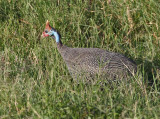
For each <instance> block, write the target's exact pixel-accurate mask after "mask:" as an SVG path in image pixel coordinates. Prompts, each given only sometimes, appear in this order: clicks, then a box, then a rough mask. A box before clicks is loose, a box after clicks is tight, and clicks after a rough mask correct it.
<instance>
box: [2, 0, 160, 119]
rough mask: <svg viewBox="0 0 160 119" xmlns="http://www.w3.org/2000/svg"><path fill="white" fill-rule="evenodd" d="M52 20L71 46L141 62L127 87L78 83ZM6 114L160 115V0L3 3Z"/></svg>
mask: <svg viewBox="0 0 160 119" xmlns="http://www.w3.org/2000/svg"><path fill="white" fill-rule="evenodd" d="M46 20H49V21H50V23H51V25H53V26H54V27H55V28H56V29H57V30H58V31H59V32H60V33H61V36H62V42H63V43H64V44H65V45H67V46H70V47H97V48H102V49H106V50H109V51H114V52H120V53H122V54H125V55H126V56H127V57H129V58H131V59H133V60H134V61H135V62H136V63H137V65H138V74H137V76H135V77H134V78H132V79H130V80H131V81H130V83H128V84H127V85H126V84H125V85H124V84H120V85H114V86H113V87H111V86H110V85H107V86H105V87H104V89H103V91H102V90H101V88H100V85H98V84H97V85H85V84H84V83H83V82H79V84H78V83H76V82H73V81H72V77H71V76H70V74H69V72H68V70H67V67H66V65H65V63H64V61H63V59H62V57H61V56H60V54H59V53H58V51H57V49H56V43H55V41H54V40H52V39H51V38H46V39H41V38H40V36H41V34H42V31H43V30H44V27H45V22H46ZM0 31H1V33H0V119H17V118H24V119H36V118H44V119H51V118H53V119H56V118H65V119H66V118H69V119H71V118H74V119H77V118H81V119H83V118H85V119H87V118H88V119H92V118H95V119H103V118H111V119H113V118H135V119H137V118H138V119H140V118H143V119H147V118H148V119H151V118H157V119H158V118H160V2H159V0H135V1H134V0H130V1H129V0H128V1H127V0H117V1H114V0H108V1H107V0H106V1H105V0H88V1H87V0H64V1H60V0H48V1H45V0H0Z"/></svg>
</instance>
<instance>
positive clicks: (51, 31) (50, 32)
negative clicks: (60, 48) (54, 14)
mask: <svg viewBox="0 0 160 119" xmlns="http://www.w3.org/2000/svg"><path fill="white" fill-rule="evenodd" d="M48 35H50V36H54V37H55V39H56V42H57V43H59V42H60V36H59V34H58V32H57V31H56V30H54V29H53V28H52V29H51V30H50V31H49V32H48Z"/></svg>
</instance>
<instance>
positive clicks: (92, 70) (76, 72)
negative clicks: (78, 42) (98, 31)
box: [42, 20, 137, 79]
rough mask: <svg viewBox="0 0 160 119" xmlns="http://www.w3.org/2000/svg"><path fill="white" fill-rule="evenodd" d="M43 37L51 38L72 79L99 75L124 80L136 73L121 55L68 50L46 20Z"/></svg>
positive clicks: (131, 62) (129, 61)
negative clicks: (54, 41)
mask: <svg viewBox="0 0 160 119" xmlns="http://www.w3.org/2000/svg"><path fill="white" fill-rule="evenodd" d="M42 36H43V37H47V36H51V37H52V38H54V39H55V40H56V43H57V48H58V51H59V53H60V54H61V56H62V57H63V59H64V61H65V63H66V65H67V67H68V69H69V71H70V73H71V75H72V77H73V78H74V79H76V78H77V77H78V76H80V75H84V76H85V77H87V78H90V77H94V76H95V75H97V74H98V75H100V76H103V77H105V78H108V79H113V78H121V79H123V78H125V77H127V76H128V75H130V74H131V75H132V74H134V73H135V72H136V70H137V66H136V64H135V63H134V62H133V61H132V60H130V59H129V58H127V57H125V56H124V55H122V54H119V53H114V52H109V51H106V50H103V49H99V48H70V47H67V46H65V45H63V44H62V42H61V40H60V34H59V33H58V32H57V31H56V30H55V29H54V28H53V27H51V26H50V25H49V22H48V20H47V22H46V27H45V31H44V32H43V34H42Z"/></svg>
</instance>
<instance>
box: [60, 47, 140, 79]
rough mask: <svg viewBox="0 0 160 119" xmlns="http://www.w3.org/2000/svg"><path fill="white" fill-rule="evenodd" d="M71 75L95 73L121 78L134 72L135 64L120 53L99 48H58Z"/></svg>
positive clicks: (90, 75)
mask: <svg viewBox="0 0 160 119" xmlns="http://www.w3.org/2000/svg"><path fill="white" fill-rule="evenodd" d="M59 52H60V53H61V55H62V57H63V59H64V61H65V62H66V64H67V66H68V69H69V71H70V73H71V74H72V76H73V77H77V76H79V75H82V74H83V75H84V76H87V77H93V76H95V75H97V74H98V75H101V76H103V77H104V76H105V77H106V78H111V79H113V78H116V77H117V78H123V77H126V76H128V75H129V74H132V73H135V72H136V68H137V67H136V64H135V63H134V62H133V61H132V60H130V59H129V58H127V57H125V56H124V55H122V54H119V53H114V52H109V51H106V50H103V49H99V48H69V47H66V46H62V48H61V49H60V50H59Z"/></svg>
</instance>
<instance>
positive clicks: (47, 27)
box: [46, 20, 51, 30]
mask: <svg viewBox="0 0 160 119" xmlns="http://www.w3.org/2000/svg"><path fill="white" fill-rule="evenodd" d="M46 29H48V30H50V29H51V27H50V25H49V21H48V20H47V21H46Z"/></svg>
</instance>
